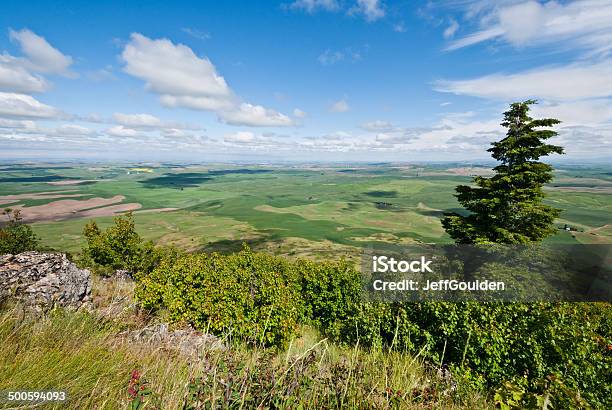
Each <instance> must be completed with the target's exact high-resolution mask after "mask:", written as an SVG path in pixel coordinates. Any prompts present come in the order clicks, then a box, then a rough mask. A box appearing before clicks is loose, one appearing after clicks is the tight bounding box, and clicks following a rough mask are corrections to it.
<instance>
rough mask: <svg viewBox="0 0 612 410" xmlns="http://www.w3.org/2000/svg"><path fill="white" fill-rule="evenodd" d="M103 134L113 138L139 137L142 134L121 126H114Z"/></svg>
mask: <svg viewBox="0 0 612 410" xmlns="http://www.w3.org/2000/svg"><path fill="white" fill-rule="evenodd" d="M105 132H106V133H107V134H108V135H111V136H113V137H139V136H142V135H143V134H142V132H140V131H138V130H135V129H133V128H126V127H124V126H123V125H116V126H114V127H111V128H109V129H107V130H106V131H105Z"/></svg>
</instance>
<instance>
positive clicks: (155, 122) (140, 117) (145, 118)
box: [113, 113, 162, 128]
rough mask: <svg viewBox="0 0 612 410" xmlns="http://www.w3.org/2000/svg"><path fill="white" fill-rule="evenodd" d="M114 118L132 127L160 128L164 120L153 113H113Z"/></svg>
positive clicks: (121, 123)
mask: <svg viewBox="0 0 612 410" xmlns="http://www.w3.org/2000/svg"><path fill="white" fill-rule="evenodd" d="M113 119H114V120H115V121H117V123H119V124H120V125H124V126H127V127H131V128H159V127H162V121H161V120H160V119H159V118H157V117H155V116H153V115H151V114H122V113H115V114H113Z"/></svg>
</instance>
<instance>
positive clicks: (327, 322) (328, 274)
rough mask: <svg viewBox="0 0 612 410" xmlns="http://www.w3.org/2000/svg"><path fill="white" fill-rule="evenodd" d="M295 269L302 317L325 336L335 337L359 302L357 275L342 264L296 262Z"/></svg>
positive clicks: (349, 267) (342, 262) (359, 289)
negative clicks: (302, 305) (300, 298)
mask: <svg viewBox="0 0 612 410" xmlns="http://www.w3.org/2000/svg"><path fill="white" fill-rule="evenodd" d="M294 269H295V270H296V276H297V277H298V278H299V281H300V288H301V297H302V303H303V304H304V315H305V317H306V318H307V319H310V320H311V321H313V322H314V323H316V324H317V325H318V326H319V327H321V328H323V329H325V330H326V333H327V334H328V335H330V336H336V337H337V336H338V331H339V329H340V328H341V325H342V321H343V320H344V319H345V318H346V317H348V316H351V315H353V314H354V309H355V307H356V305H357V302H359V299H360V293H361V281H360V274H359V272H358V271H357V270H356V269H355V268H354V267H353V266H352V265H350V264H349V263H348V262H346V261H344V260H341V261H339V262H312V261H308V260H298V261H296V262H295V263H294Z"/></svg>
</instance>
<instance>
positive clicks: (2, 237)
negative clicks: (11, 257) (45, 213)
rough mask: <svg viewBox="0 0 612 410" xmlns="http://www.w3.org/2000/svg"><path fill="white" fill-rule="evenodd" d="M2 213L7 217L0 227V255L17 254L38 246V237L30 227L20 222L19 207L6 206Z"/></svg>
mask: <svg viewBox="0 0 612 410" xmlns="http://www.w3.org/2000/svg"><path fill="white" fill-rule="evenodd" d="M2 215H3V216H4V217H6V218H7V222H6V224H5V225H4V226H3V227H1V228H0V255H3V254H6V253H12V254H18V253H21V252H26V251H32V250H36V249H37V248H38V244H39V239H38V237H37V236H36V234H35V233H34V232H33V231H32V228H31V227H30V226H29V225H27V224H24V223H23V222H22V218H21V211H20V210H19V209H14V210H13V209H10V208H6V209H5V210H4V211H3V212H2Z"/></svg>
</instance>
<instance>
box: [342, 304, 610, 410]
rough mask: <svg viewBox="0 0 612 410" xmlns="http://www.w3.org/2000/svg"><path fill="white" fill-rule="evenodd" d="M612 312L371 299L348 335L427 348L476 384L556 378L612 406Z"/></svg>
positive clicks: (533, 386) (534, 384)
mask: <svg viewBox="0 0 612 410" xmlns="http://www.w3.org/2000/svg"><path fill="white" fill-rule="evenodd" d="M611 313H612V309H611V308H610V305H609V304H605V303H533V304H526V303H482V302H463V303H446V302H428V303H403V304H400V303H396V304H383V303H381V304H375V303H368V304H363V305H361V306H359V307H358V308H357V309H356V314H355V315H354V316H353V317H350V318H348V317H347V318H346V319H345V321H344V328H343V329H342V331H341V337H342V340H343V341H345V342H351V343H354V342H356V341H357V340H359V341H360V343H364V344H374V345H376V344H385V345H388V346H389V345H394V346H396V347H399V348H403V349H406V350H408V351H411V352H414V353H420V354H422V355H424V357H426V358H427V359H429V360H430V361H432V362H434V363H436V364H441V363H447V364H450V367H451V368H452V369H453V371H454V373H455V374H456V375H457V377H460V376H461V377H462V378H463V380H464V382H470V383H472V384H473V385H475V386H487V387H497V386H501V385H503V384H504V383H508V382H509V383H511V384H512V385H520V386H522V387H523V388H524V390H525V392H537V391H540V390H541V386H542V384H543V383H545V382H546V381H547V380H549V379H550V377H551V376H553V375H554V377H555V380H556V381H557V382H556V384H553V385H554V386H558V385H559V383H560V382H558V381H559V380H562V384H563V386H565V387H567V388H569V389H573V390H574V391H575V392H579V395H581V396H582V397H584V398H585V399H586V400H587V401H588V402H589V403H590V404H591V405H593V406H596V407H603V408H610V406H612V401H611V397H612V376H611V375H612V361H611V353H612V340H611V332H610V329H611V327H612V315H611ZM525 397H527V396H525ZM553 401H554V400H553Z"/></svg>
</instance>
